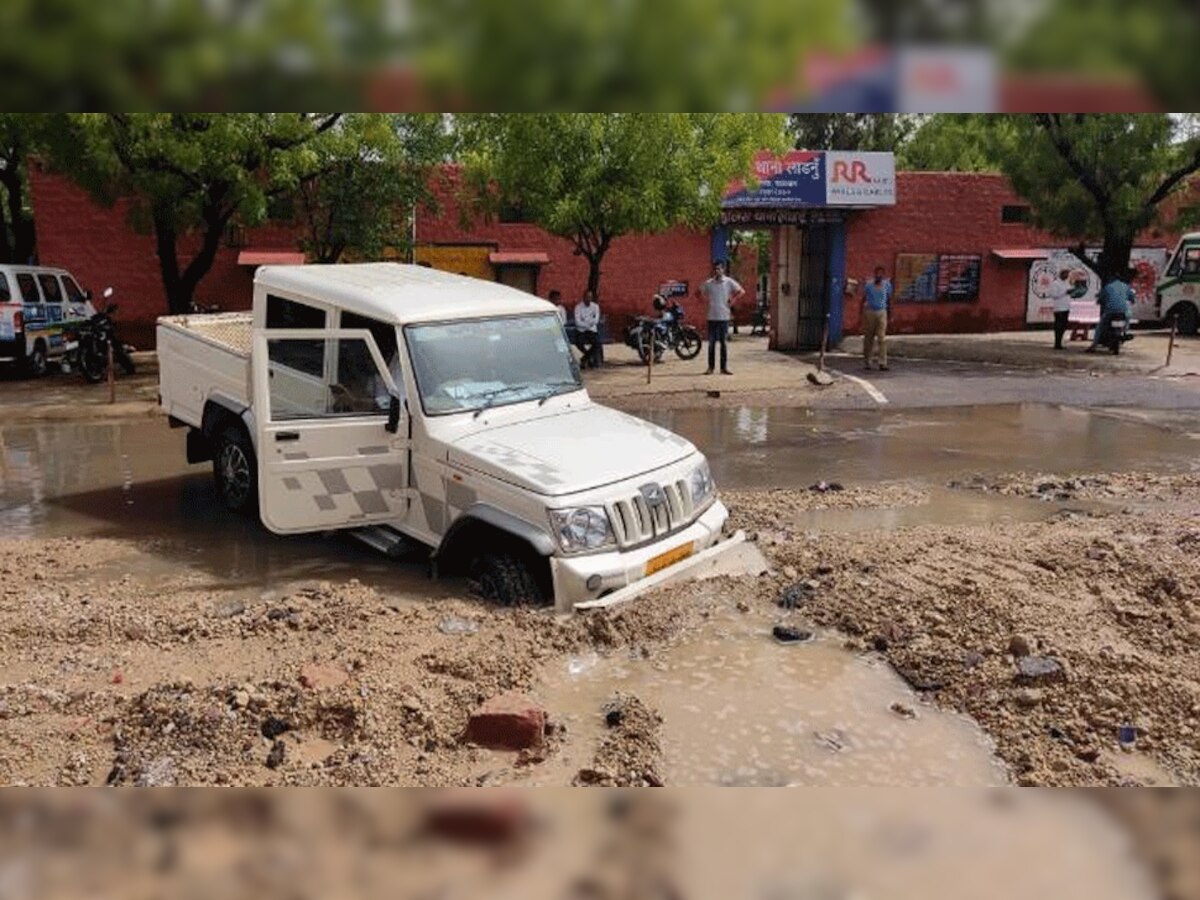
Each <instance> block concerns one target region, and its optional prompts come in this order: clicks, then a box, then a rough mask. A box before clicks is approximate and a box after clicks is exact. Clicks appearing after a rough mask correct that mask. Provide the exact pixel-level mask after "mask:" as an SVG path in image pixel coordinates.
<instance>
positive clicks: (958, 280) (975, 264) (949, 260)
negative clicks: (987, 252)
mask: <svg viewBox="0 0 1200 900" xmlns="http://www.w3.org/2000/svg"><path fill="white" fill-rule="evenodd" d="M982 269H983V257H982V256H965V255H964V256H954V255H945V256H939V257H938V290H937V296H938V300H940V301H942V302H945V303H969V302H971V301H973V300H978V299H979V278H980V272H981V271H982Z"/></svg>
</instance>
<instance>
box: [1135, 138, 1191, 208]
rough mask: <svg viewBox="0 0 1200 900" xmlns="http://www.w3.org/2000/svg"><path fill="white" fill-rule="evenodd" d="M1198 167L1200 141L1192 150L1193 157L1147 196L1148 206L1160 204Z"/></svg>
mask: <svg viewBox="0 0 1200 900" xmlns="http://www.w3.org/2000/svg"><path fill="white" fill-rule="evenodd" d="M1197 169H1200V141H1198V142H1197V143H1196V146H1195V148H1194V149H1193V150H1192V158H1191V159H1189V160H1188V161H1187V162H1186V163H1185V164H1184V165H1182V166H1180V167H1179V168H1178V169H1176V170H1175V171H1174V172H1172V173H1171V174H1170V175H1168V176H1167V177H1166V178H1165V179H1164V180H1163V183H1162V184H1160V185H1159V186H1158V189H1157V190H1156V191H1155V192H1154V193H1153V194H1151V195H1150V196H1149V198H1147V200H1146V208H1147V209H1153V208H1154V207H1155V206H1158V204H1159V203H1161V202H1162V201H1163V200H1165V199H1166V198H1167V196H1168V195H1169V194H1170V193H1171V192H1172V191H1173V190H1175V188H1176V187H1177V186H1178V185H1179V182H1181V181H1183V179H1185V178H1187V177H1188V176H1189V175H1191V174H1192V173H1193V172H1195V171H1196V170H1197Z"/></svg>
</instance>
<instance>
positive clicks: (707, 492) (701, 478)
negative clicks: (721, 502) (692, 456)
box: [688, 462, 717, 509]
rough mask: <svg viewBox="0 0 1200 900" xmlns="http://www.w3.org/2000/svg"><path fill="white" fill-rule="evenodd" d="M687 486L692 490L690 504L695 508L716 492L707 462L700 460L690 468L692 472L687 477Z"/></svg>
mask: <svg viewBox="0 0 1200 900" xmlns="http://www.w3.org/2000/svg"><path fill="white" fill-rule="evenodd" d="M688 487H690V488H691V491H692V506H694V507H696V508H697V509H698V508H700V507H701V506H703V505H704V504H705V503H707V502H708V501H709V500H711V499H712V497H713V495H714V494H715V493H716V492H717V486H716V484H715V483H714V482H713V477H712V472H710V471H709V469H708V463H707V462H702V463H700V465H698V466H696V468H694V469H693V470H692V474H691V475H690V476H689V477H688Z"/></svg>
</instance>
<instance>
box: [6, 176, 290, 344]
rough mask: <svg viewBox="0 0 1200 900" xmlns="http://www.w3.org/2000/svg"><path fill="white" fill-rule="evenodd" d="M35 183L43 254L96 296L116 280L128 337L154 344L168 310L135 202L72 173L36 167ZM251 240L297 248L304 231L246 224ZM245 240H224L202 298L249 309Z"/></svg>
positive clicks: (191, 247)
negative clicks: (109, 200) (136, 224)
mask: <svg viewBox="0 0 1200 900" xmlns="http://www.w3.org/2000/svg"><path fill="white" fill-rule="evenodd" d="M29 180H30V191H31V196H32V202H33V208H34V211H35V216H36V217H37V229H38V261H39V262H40V263H41V264H42V265H47V266H62V267H63V268H65V269H68V270H70V271H71V273H72V274H73V275H74V276H75V277H76V278H77V279H78V280H79V283H80V285H82V286H83V287H84V288H86V289H90V290H91V291H92V292H93V293H94V294H95V295H96V296H99V295H100V292H101V291H103V290H104V288H105V287H107V286H109V285H111V286H112V287H113V289H114V290H115V291H116V298H115V302H116V303H117V305H118V307H119V309H118V311H117V324H118V329H119V332H120V334H121V337H122V338H123V339H124V340H125V341H127V342H129V343H131V344H133V345H134V346H135V347H138V348H150V347H153V346H154V323H155V320H156V319H157V318H158V317H159V316H162V315H166V314H167V297H166V292H165V291H164V290H163V286H162V276H161V274H160V269H159V265H158V255H157V253H156V252H155V249H154V236H153V234H151V233H145V234H142V233H139V232H138V231H135V230H134V229H133V228H132V227H131V226H130V223H129V210H130V207H129V203H128V202H127V201H119V202H118V203H117V204H116V205H115V206H112V207H107V208H106V207H103V206H100V205H99V204H97V203H95V202H93V201H92V200H91V198H90V197H89V196H88V195H87V193H86V192H84V191H83V190H82V189H81V188H79V187H77V186H76V185H75V184H73V183H72V182H70V181H68V180H67V179H65V178H63V177H61V176H59V175H55V174H53V173H47V172H43V171H41V170H40V169H39V168H38V167H37V166H31V167H30V175H29ZM245 243H246V246H247V247H253V248H255V249H260V250H266V249H284V250H295V249H296V247H297V232H296V231H295V230H294V229H290V228H283V227H279V226H268V227H264V228H252V229H247V231H246V234H245ZM198 246H199V240H198V238H197V239H187V238H185V239H183V240H181V241H180V258H181V260H183V261H184V263H183V264H184V265H186V261H187V260H188V259H190V258H191V256H192V254H194V253H195V252H196V250H197V249H198ZM241 249H245V248H242V247H236V246H232V245H231V244H230V243H228V242H224V243H222V245H221V248H220V249H219V250H218V251H217V257H216V259H215V260H214V262H213V266H212V269H211V271H209V273H208V274H207V275H206V276H205V277H204V279H203V280H202V281H201V282H200V285H199V287H198V288H197V289H196V300H197V302H198V303H201V304H203V305H205V306H216V307H219V308H220V309H221V310H224V311H231V310H239V309H249V307H250V302H251V290H252V287H253V282H254V274H253V273H254V270H253V269H252V268H251V267H248V266H239V265H238V264H237V256H238V253H239V251H240V250H241Z"/></svg>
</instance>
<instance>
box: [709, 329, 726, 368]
mask: <svg viewBox="0 0 1200 900" xmlns="http://www.w3.org/2000/svg"><path fill="white" fill-rule="evenodd" d="M728 339H729V323H728V322H715V321H713V320H712V319H709V321H708V371H710V372H711V371H712V370H713V363H714V362H715V361H716V355H717V344H720V345H721V371H722V372H724V371H725V370H726V369H728V368H729V345H728V343H727V341H728Z"/></svg>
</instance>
